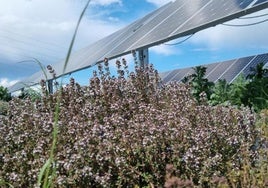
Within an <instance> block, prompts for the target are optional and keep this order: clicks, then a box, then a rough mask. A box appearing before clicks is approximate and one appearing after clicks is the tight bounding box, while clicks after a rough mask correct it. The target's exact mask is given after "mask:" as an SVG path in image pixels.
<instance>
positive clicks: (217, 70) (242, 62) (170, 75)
mask: <svg viewBox="0 0 268 188" xmlns="http://www.w3.org/2000/svg"><path fill="white" fill-rule="evenodd" d="M259 63H264V64H266V63H268V54H267V53H266V54H260V55H256V56H249V57H243V58H239V59H233V60H229V61H224V62H218V63H212V64H207V65H202V66H204V67H206V68H207V71H206V75H205V77H206V78H207V79H208V80H209V81H212V82H217V81H218V80H226V81H227V82H228V83H231V82H233V81H234V80H235V79H236V78H237V76H239V75H240V74H243V75H244V76H247V75H249V74H251V73H252V72H251V71H250V68H251V67H252V68H255V67H256V66H257V64H259ZM193 73H194V70H193V68H192V67H189V68H184V69H177V70H173V71H168V72H164V73H161V74H160V76H161V78H162V81H163V83H168V82H173V81H182V80H183V78H185V77H186V76H189V75H191V74H193Z"/></svg>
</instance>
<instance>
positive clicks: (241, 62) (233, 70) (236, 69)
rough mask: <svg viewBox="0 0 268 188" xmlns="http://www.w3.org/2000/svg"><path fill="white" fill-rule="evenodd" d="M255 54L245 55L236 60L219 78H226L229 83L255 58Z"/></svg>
mask: <svg viewBox="0 0 268 188" xmlns="http://www.w3.org/2000/svg"><path fill="white" fill-rule="evenodd" d="M253 57H254V56H250V57H245V58H241V59H238V60H237V61H234V62H235V63H234V64H232V65H231V66H230V67H229V69H227V71H226V72H224V73H223V74H222V76H221V77H220V78H219V79H225V80H226V81H227V82H228V83H230V82H231V81H232V80H233V78H234V77H236V75H238V74H239V73H240V71H241V70H242V69H243V68H244V67H245V66H246V65H247V63H248V62H250V61H251V60H252V59H253Z"/></svg>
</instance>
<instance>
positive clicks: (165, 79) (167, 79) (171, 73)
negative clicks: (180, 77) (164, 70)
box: [163, 70, 178, 83]
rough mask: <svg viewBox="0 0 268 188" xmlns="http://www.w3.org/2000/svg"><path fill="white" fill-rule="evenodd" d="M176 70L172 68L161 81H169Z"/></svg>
mask: <svg viewBox="0 0 268 188" xmlns="http://www.w3.org/2000/svg"><path fill="white" fill-rule="evenodd" d="M177 72H178V70H173V71H171V72H169V74H168V75H167V76H166V77H165V78H164V79H163V82H165V83H166V82H169V81H170V80H171V78H173V77H174V76H175V75H176V74H177Z"/></svg>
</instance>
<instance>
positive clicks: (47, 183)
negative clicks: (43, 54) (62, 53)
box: [37, 0, 91, 188]
mask: <svg viewBox="0 0 268 188" xmlns="http://www.w3.org/2000/svg"><path fill="white" fill-rule="evenodd" d="M90 1H91V0H88V1H87V3H86V5H85V7H84V9H83V11H82V13H81V15H80V17H79V20H78V22H77V25H76V28H75V32H74V34H73V37H72V41H71V43H70V46H69V49H68V53H67V55H66V59H65V63H64V67H63V73H65V70H66V67H67V64H68V61H69V58H70V55H71V52H72V48H73V44H74V41H75V38H76V35H77V31H78V28H79V25H80V22H81V20H82V18H83V16H84V14H85V12H86V9H87V7H88V5H89V3H90ZM37 62H39V61H37ZM60 101H61V91H60V93H59V95H58V97H57V105H56V109H55V114H54V125H53V133H52V134H53V141H52V146H51V150H50V155H49V159H48V160H47V161H46V163H45V164H44V166H43V167H42V168H41V171H40V173H39V175H38V185H39V186H41V183H42V179H43V177H44V181H43V182H44V183H43V186H42V187H43V188H48V187H51V186H53V184H52V181H53V178H54V177H55V176H56V169H55V168H56V167H55V166H53V167H52V168H53V169H52V174H50V173H51V171H50V167H51V164H53V162H54V152H55V149H56V145H57V137H58V122H59V113H60ZM49 176H50V177H49Z"/></svg>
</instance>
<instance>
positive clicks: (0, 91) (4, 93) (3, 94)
mask: <svg viewBox="0 0 268 188" xmlns="http://www.w3.org/2000/svg"><path fill="white" fill-rule="evenodd" d="M10 99H11V96H10V94H9V93H8V90H7V88H5V87H3V86H0V100H3V101H9V100H10Z"/></svg>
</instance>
